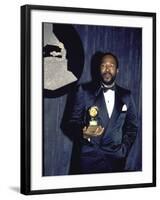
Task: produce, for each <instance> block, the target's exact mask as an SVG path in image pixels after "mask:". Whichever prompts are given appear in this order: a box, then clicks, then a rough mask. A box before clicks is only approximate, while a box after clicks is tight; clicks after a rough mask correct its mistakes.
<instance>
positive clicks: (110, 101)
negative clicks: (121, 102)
mask: <svg viewBox="0 0 160 200" xmlns="http://www.w3.org/2000/svg"><path fill="white" fill-rule="evenodd" d="M104 98H105V102H106V107H107V111H108V116H109V118H110V117H111V115H112V112H113V108H114V103H115V91H114V90H111V89H108V90H107V92H104Z"/></svg>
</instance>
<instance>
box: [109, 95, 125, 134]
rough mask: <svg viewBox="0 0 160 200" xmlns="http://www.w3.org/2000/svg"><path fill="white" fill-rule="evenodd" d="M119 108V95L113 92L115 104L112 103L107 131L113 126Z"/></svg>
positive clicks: (120, 104)
mask: <svg viewBox="0 0 160 200" xmlns="http://www.w3.org/2000/svg"><path fill="white" fill-rule="evenodd" d="M121 109H122V102H121V100H120V98H119V96H118V95H117V93H116V94H115V104H114V108H113V112H112V115H111V118H110V120H109V123H108V126H107V132H109V130H110V129H112V128H113V127H114V125H115V123H116V120H117V118H118V117H119V115H120V112H121Z"/></svg>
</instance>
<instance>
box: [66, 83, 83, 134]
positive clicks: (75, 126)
mask: <svg viewBox="0 0 160 200" xmlns="http://www.w3.org/2000/svg"><path fill="white" fill-rule="evenodd" d="M71 104H72V105H71V106H70V110H69V117H68V123H67V129H68V130H69V132H72V134H74V136H76V137H77V136H82V134H81V133H82V129H83V127H84V111H85V104H84V91H83V89H82V86H77V87H76V88H75V90H74V91H73V95H72V100H71Z"/></svg>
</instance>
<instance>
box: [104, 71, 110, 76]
mask: <svg viewBox="0 0 160 200" xmlns="http://www.w3.org/2000/svg"><path fill="white" fill-rule="evenodd" d="M108 74H109V75H110V76H112V74H111V73H110V72H105V73H103V74H102V76H105V75H108Z"/></svg>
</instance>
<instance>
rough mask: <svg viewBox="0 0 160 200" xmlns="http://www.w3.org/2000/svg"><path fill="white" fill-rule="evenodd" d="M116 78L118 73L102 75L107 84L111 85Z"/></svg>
mask: <svg viewBox="0 0 160 200" xmlns="http://www.w3.org/2000/svg"><path fill="white" fill-rule="evenodd" d="M115 79H116V75H114V76H113V75H112V74H111V73H108V72H107V73H104V74H102V76H101V80H102V82H103V83H104V84H106V85H111V84H112V83H113V82H114V81H115Z"/></svg>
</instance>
